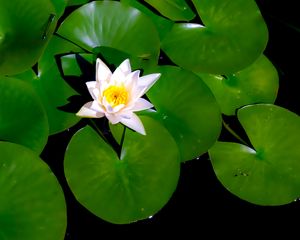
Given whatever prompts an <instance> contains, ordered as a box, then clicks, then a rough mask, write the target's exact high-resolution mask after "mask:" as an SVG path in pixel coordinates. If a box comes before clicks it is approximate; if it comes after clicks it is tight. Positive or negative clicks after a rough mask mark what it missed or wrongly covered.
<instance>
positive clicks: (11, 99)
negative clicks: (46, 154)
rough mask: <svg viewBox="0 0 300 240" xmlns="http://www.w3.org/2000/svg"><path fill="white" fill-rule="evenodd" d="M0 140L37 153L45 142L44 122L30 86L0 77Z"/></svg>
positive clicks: (46, 135) (46, 136)
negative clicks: (19, 145)
mask: <svg viewBox="0 0 300 240" xmlns="http://www.w3.org/2000/svg"><path fill="white" fill-rule="evenodd" d="M0 106H1V107H0V140H2V141H9V142H14V143H18V144H21V145H24V146H26V147H28V148H30V149H32V150H34V151H36V152H38V153H40V152H41V151H42V150H43V148H44V146H45V145H46V143H47V139H48V128H49V127H48V120H47V115H46V112H45V110H44V108H43V105H42V103H41V101H40V99H39V97H38V96H37V95H36V93H35V91H34V89H33V88H32V87H31V86H30V84H27V83H24V82H23V81H21V80H19V79H14V78H6V77H0Z"/></svg>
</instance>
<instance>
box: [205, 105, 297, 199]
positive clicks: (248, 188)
mask: <svg viewBox="0 0 300 240" xmlns="http://www.w3.org/2000/svg"><path fill="white" fill-rule="evenodd" d="M238 118H239V121H240V122H241V124H242V126H243V127H244V129H245V131H246V133H247V134H248V137H249V139H250V141H251V143H252V145H253V147H254V148H253V149H252V148H250V147H247V146H244V145H241V144H237V143H225V142H218V143H217V144H216V145H215V146H214V147H212V148H211V149H210V150H209V155H210V157H211V161H212V164H213V168H214V170H215V173H216V175H217V177H218V179H219V180H220V182H221V183H222V184H223V185H224V186H225V187H226V188H227V189H228V190H229V191H230V192H232V193H233V194H235V195H237V196H238V197H240V198H242V199H244V200H246V201H249V202H251V203H255V204H259V205H282V204H287V203H290V202H292V201H294V200H295V199H296V198H298V197H299V196H300V175H299V172H300V161H299V159H300V150H299V142H300V118H299V116H298V115H296V114H295V113H293V112H290V111H288V110H286V109H284V108H281V107H278V106H275V105H271V104H258V105H250V106H246V107H244V108H242V109H240V110H239V111H238Z"/></svg>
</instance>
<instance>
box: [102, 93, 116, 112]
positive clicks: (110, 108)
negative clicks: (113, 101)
mask: <svg viewBox="0 0 300 240" xmlns="http://www.w3.org/2000/svg"><path fill="white" fill-rule="evenodd" d="M102 104H103V106H104V107H105V109H106V112H107V113H114V109H113V107H112V106H111V105H110V104H109V103H108V102H107V100H106V97H103V98H102Z"/></svg>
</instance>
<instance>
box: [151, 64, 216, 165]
mask: <svg viewBox="0 0 300 240" xmlns="http://www.w3.org/2000/svg"><path fill="white" fill-rule="evenodd" d="M153 72H160V73H161V74H162V75H161V77H160V79H159V80H158V81H157V82H156V83H155V85H154V86H153V87H152V88H151V89H150V90H149V92H148V93H147V96H148V97H149V98H150V100H151V102H152V103H153V104H154V106H155V108H156V110H157V113H156V114H154V115H157V117H158V118H159V119H160V121H161V122H162V123H163V124H164V126H165V127H166V128H167V129H168V130H169V131H170V133H171V134H172V136H173V137H174V139H175V141H176V142H177V144H178V146H179V149H180V152H181V158H182V161H185V160H190V159H193V158H195V157H197V156H199V155H201V154H203V153H205V152H207V150H208V149H209V148H210V147H211V146H212V145H213V144H214V143H215V141H216V140H217V138H218V136H219V134H220V131H221V114H220V110H219V106H218V104H217V102H216V100H215V98H214V96H213V94H212V93H211V91H210V89H209V88H208V87H207V86H206V85H205V83H204V82H202V80H201V79H200V78H199V77H198V76H196V75H195V74H193V73H191V72H189V71H185V70H182V69H180V68H177V67H170V66H164V67H160V68H156V69H154V70H153Z"/></svg>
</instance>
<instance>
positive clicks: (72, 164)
mask: <svg viewBox="0 0 300 240" xmlns="http://www.w3.org/2000/svg"><path fill="white" fill-rule="evenodd" d="M141 120H142V121H143V123H144V126H145V128H146V131H147V135H146V136H143V135H140V134H138V133H135V132H133V131H131V130H130V129H127V130H126V134H125V141H124V144H123V148H122V153H121V157H120V159H119V157H118V156H117V154H116V153H115V152H114V151H113V149H112V148H111V147H110V146H109V145H107V144H106V143H105V141H104V140H103V139H102V138H101V137H100V136H99V135H98V134H97V133H96V132H95V131H94V130H93V129H92V128H90V127H85V128H84V129H82V130H80V131H79V132H77V133H76V134H75V135H74V136H73V138H72V140H71V142H70V144H69V146H68V148H67V152H66V155H65V174H66V178H67V181H68V183H69V186H70V188H71V190H72V192H73V193H74V195H75V196H76V198H77V200H78V201H79V202H80V203H81V204H82V205H84V206H85V207H86V208H87V209H89V210H90V211H91V212H93V213H94V214H96V215H97V216H99V217H101V218H103V219H104V220H106V221H109V222H112V223H118V224H121V223H130V222H133V221H136V220H139V219H144V218H147V217H149V216H151V215H153V214H155V213H156V212H157V211H159V210H160V209H161V208H162V207H163V206H164V205H165V204H166V202H167V201H168V200H169V198H170V197H171V195H172V193H173V192H174V190H175V188H176V185H177V181H178V177H179V170H180V163H179V153H178V149H177V146H176V143H175V142H174V140H173V138H172V137H171V136H170V135H169V133H168V131H167V130H166V129H165V128H164V127H162V126H161V125H160V124H159V122H157V121H155V120H153V119H151V118H149V117H142V118H141ZM161 143H163V144H161Z"/></svg>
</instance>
